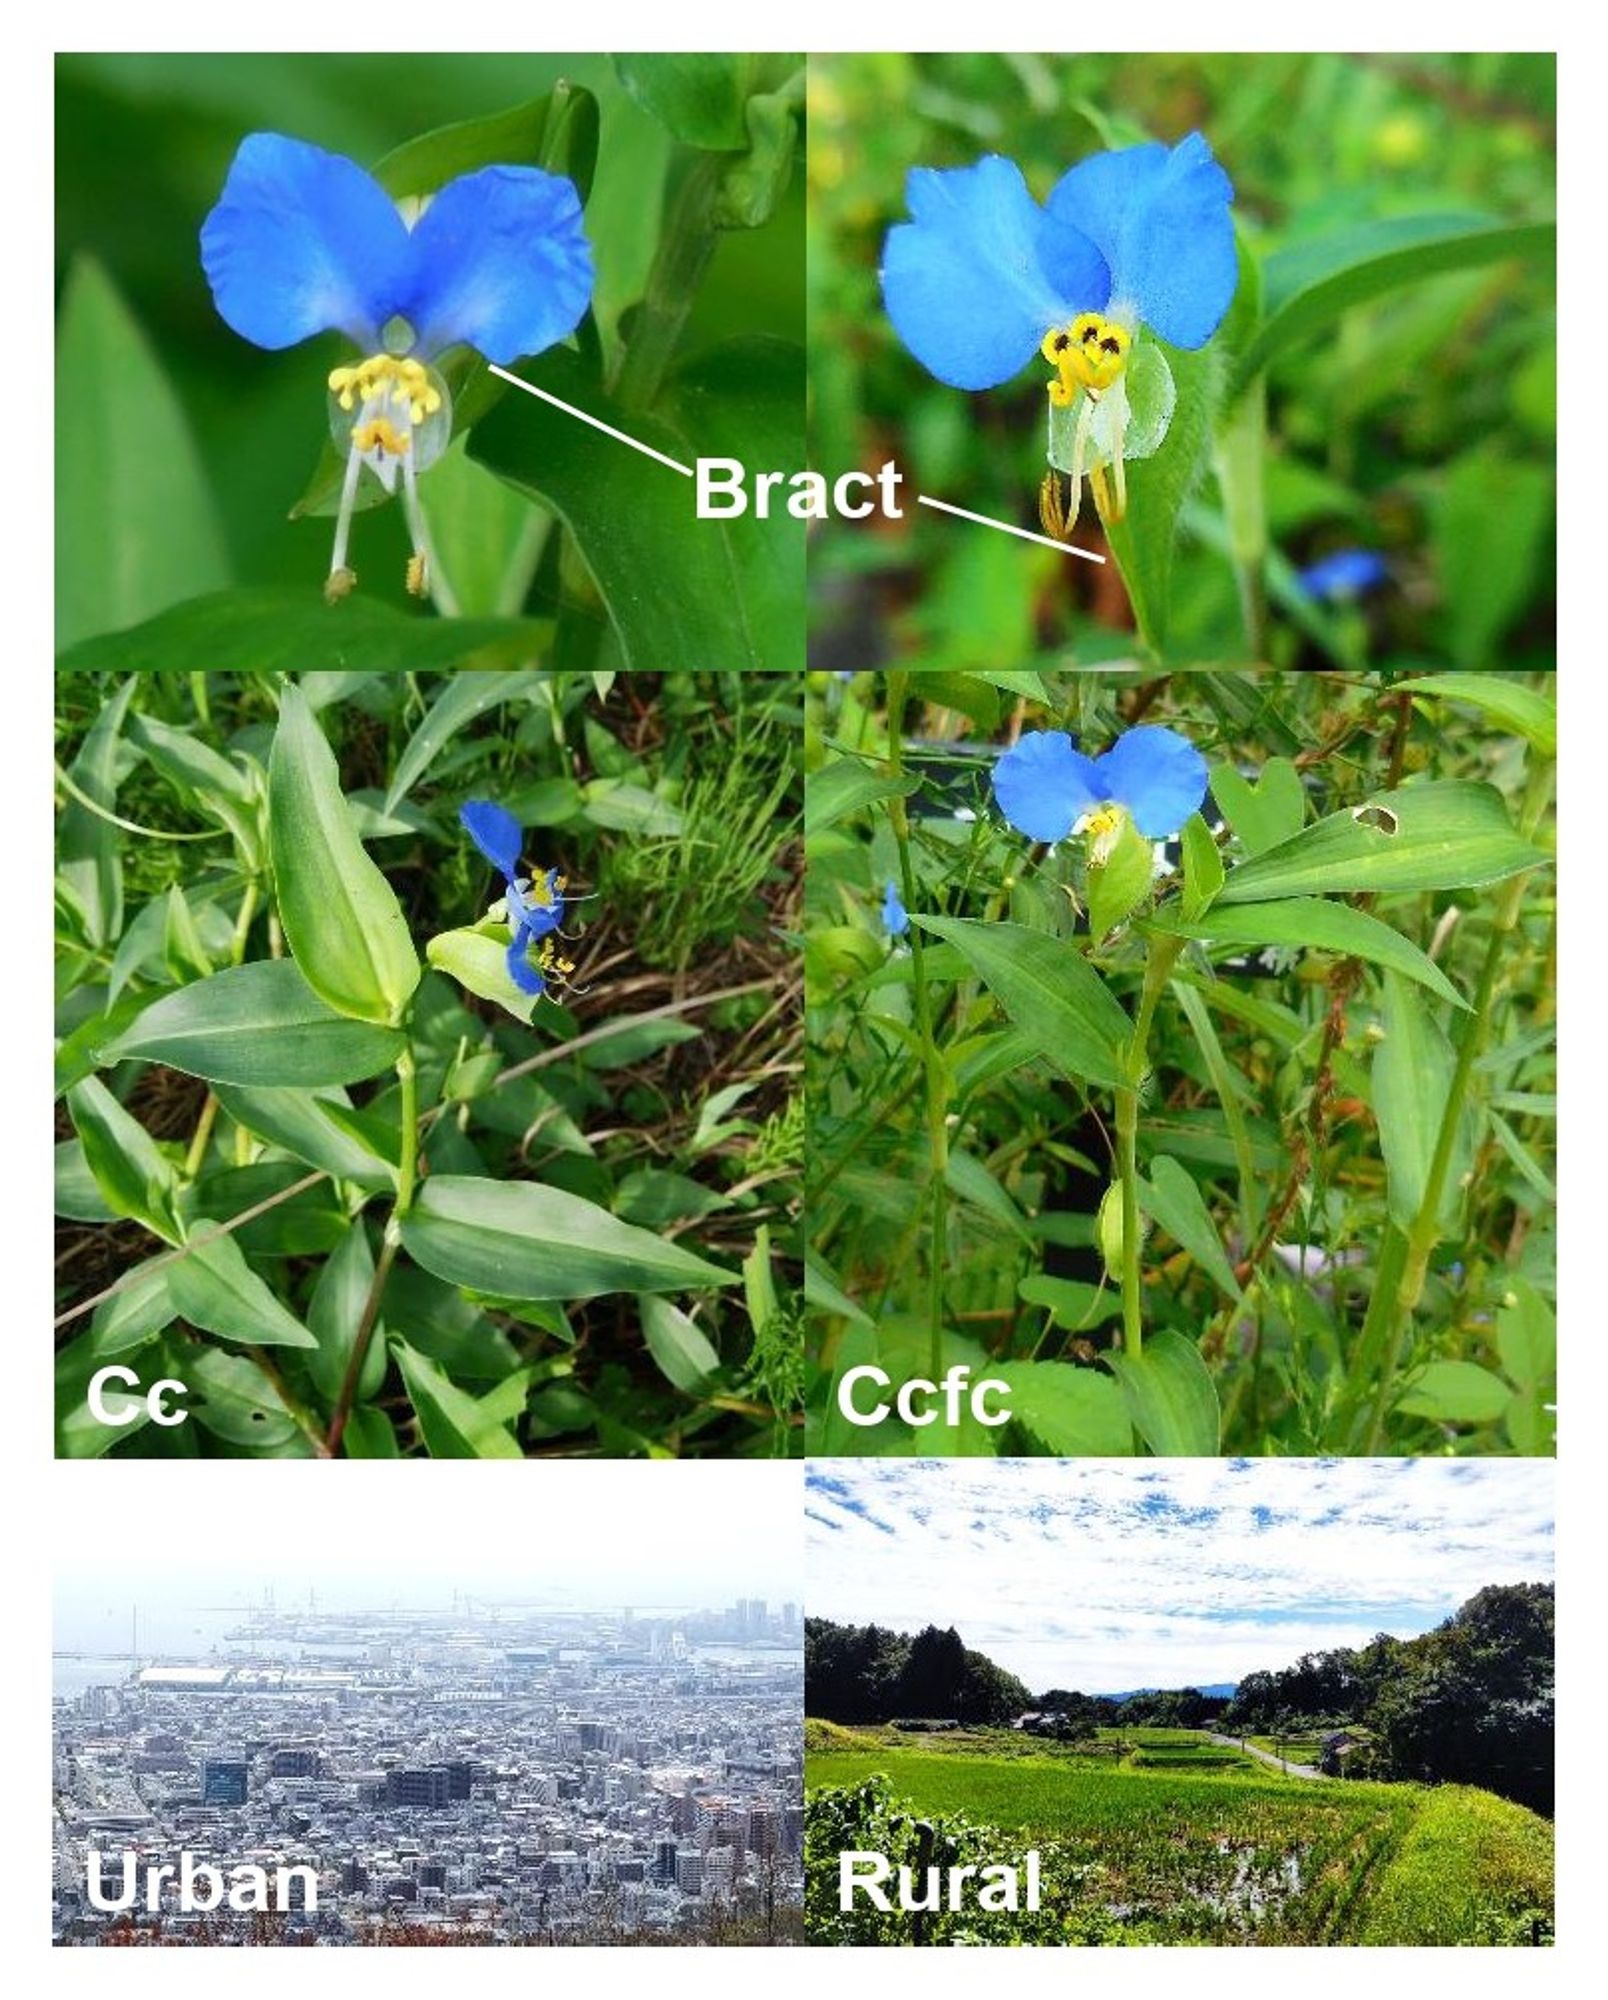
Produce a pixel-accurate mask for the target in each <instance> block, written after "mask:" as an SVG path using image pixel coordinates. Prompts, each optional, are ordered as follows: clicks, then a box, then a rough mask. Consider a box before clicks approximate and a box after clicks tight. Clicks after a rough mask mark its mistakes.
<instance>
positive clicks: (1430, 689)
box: [1390, 673, 1558, 757]
mask: <svg viewBox="0 0 1608 2000" xmlns="http://www.w3.org/2000/svg"><path fill="white" fill-rule="evenodd" d="M1390 691H1391V693H1392V694H1401V693H1403V692H1411V693H1413V694H1423V695H1433V696H1434V697H1435V698H1436V699H1437V700H1440V701H1453V702H1460V703H1461V704H1462V705H1463V706H1464V707H1465V708H1477V709H1478V710H1479V711H1480V712H1481V714H1483V715H1488V716H1490V717H1491V718H1492V720H1493V721H1496V722H1500V723H1501V724H1502V725H1503V727H1504V728H1507V729H1511V730H1512V731H1513V733H1514V734H1515V735H1516V736H1522V737H1523V738H1524V740H1525V741H1526V742H1527V743H1528V744H1529V745H1530V747H1531V749H1532V750H1538V751H1539V752H1540V753H1541V755H1542V756H1543V757H1556V756H1557V754H1558V704H1557V703H1556V702H1555V701H1554V700H1552V699H1551V697H1550V696H1548V695H1544V694H1542V693H1540V692H1539V691H1538V690H1537V689H1535V688H1530V687H1524V686H1522V685H1521V684H1520V683H1519V682H1518V681H1505V680H1503V679H1502V678H1501V677H1500V675H1497V674H1458V673H1453V674H1415V675H1414V676H1413V678H1412V679H1411V680H1405V681H1392V682H1391V684H1390Z"/></svg>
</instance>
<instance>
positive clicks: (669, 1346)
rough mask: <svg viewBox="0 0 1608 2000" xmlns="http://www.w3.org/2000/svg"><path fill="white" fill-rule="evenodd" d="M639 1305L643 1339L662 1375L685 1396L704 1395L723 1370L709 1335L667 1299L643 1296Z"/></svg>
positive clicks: (650, 1294) (640, 1297)
mask: <svg viewBox="0 0 1608 2000" xmlns="http://www.w3.org/2000/svg"><path fill="white" fill-rule="evenodd" d="M637 1305H638V1308H639V1309H640V1311H641V1313H642V1335H643V1338H644V1339H645V1340H646V1341H647V1343H648V1352H649V1353H650V1354H651V1355H652V1356H653V1358H654V1360H655V1361H656V1362H657V1363H658V1364H659V1371H660V1373H661V1374H662V1375H663V1376H664V1377H665V1379H666V1381H668V1382H671V1383H673V1384H674V1385H675V1387H676V1388H678V1389H680V1390H681V1391H682V1392H683V1393H684V1394H686V1395H688V1396H697V1395H701V1394H702V1392H703V1391H704V1389H706V1388H707V1387H708V1385H709V1380H710V1378H711V1376H713V1375H714V1374H716V1373H717V1372H718V1370H719V1368H720V1356H719V1354H718V1353H716V1351H715V1349H714V1347H713V1346H712V1345H711V1343H710V1340H709V1337H708V1335H707V1334H706V1333H705V1332H704V1330H703V1328H702V1327H700V1326H699V1325H698V1324H697V1323H696V1321H694V1320H691V1319H689V1318H688V1317H687V1315H686V1314H685V1313H684V1312H682V1311H681V1309H680V1307H679V1306H673V1305H671V1303H670V1301H669V1300H668V1299H659V1298H655V1297H654V1296H653V1294H652V1293H651V1292H644V1293H642V1294H641V1295H640V1296H639V1298H638V1299H637Z"/></svg>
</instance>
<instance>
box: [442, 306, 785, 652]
mask: <svg viewBox="0 0 1608 2000" xmlns="http://www.w3.org/2000/svg"><path fill="white" fill-rule="evenodd" d="M521 372H522V373H523V374H524V375H525V376H526V377H527V378H528V379H529V380H530V381H532V382H535V383H538V384H539V385H540V386H541V387H542V388H544V389H547V390H549V391H550V392H551V393H552V394H553V395H556V396H558V397H561V398H562V399H563V401H565V402H566V403H571V404H573V405H574V406H575V407H576V408H577V409H582V410H585V411H587V412H588V413H589V414H591V415H593V416H596V417H598V418H600V419H601V420H602V421H603V422H604V423H607V424H610V425H612V426H613V427H614V428H615V429H616V430H621V431H624V432H625V433H626V434H627V435H628V436H630V437H633V438H636V439H638V440H639V441H640V442H641V443H643V444H646V445H650V446H652V447H653V449H654V450H656V451H660V452H663V453H664V454H665V455H666V456H668V457H670V458H673V459H675V460H676V461H678V463H680V464H682V465H687V466H690V465H692V463H693V461H694V460H695V459H696V458H698V457H700V456H702V457H709V458H735V459H738V460H740V461H741V462H742V463H743V464H744V465H746V466H748V467H750V468H752V469H753V470H769V469H791V468H793V467H797V466H802V464H803V463H804V455H803V450H804V439H803V411H804V387H803V363H802V354H801V351H800V350H799V349H798V348H796V347H794V346H792V345H791V344H790V343H788V342H786V341H780V340H773V339H766V338H757V337H756V338H752V339H746V340H742V341H734V342H731V343H729V344H728V345H726V346H725V347H722V348H718V349H716V350H715V352H714V353H712V354H710V355H709V356H708V357H707V358H706V359H705V360H703V361H701V362H700V363H699V364H698V366H697V367H696V368H695V369H693V370H690V371H689V372H688V373H686V374H685V375H683V376H682V377H680V378H679V379H678V381H677V382H676V384H675V385H674V390H673V402H674V408H673V410H670V411H667V409H666V408H665V407H664V406H663V405H662V404H661V406H660V407H657V408H655V410H654V412H653V413H652V414H651V415H649V414H647V413H643V412H637V411H630V412H625V411H622V410H620V409H618V408H616V407H615V406H614V405H613V404H612V403H610V402H608V401H607V400H606V398H604V397H603V396H602V395H601V393H600V392H599V391H598V389H597V387H596V385H595V384H594V383H593V382H592V380H591V379H590V377H589V375H588V374H587V372H586V370H585V368H584V367H583V365H582V363H581V362H580V361H579V359H578V358H577V357H576V356H575V355H573V354H570V353H568V352H567V351H565V350H563V349H561V348H554V349H550V350H549V352H548V353H546V354H544V355H543V356H542V357H541V358H540V359H539V360H537V361H534V362H526V363H525V364H524V365H523V368H522V370H521ZM469 449H470V452H471V453H472V455H473V456H474V457H475V458H477V459H478V460H480V462H481V463H482V464H484V465H487V466H489V467H490V468H491V470H492V471H493V472H495V473H497V474H498V475H499V476H500V477H502V478H504V479H507V480H510V481H511V482H512V483H513V484H514V485H515V486H517V487H518V488H519V489H520V490H521V491H522V492H526V493H529V494H530V495H531V496H532V497H533V498H535V499H537V500H540V501H542V502H543V503H544V504H545V505H547V506H550V507H551V508H552V509H553V510H554V512H555V513H557V514H558V516H559V517H560V519H561V520H562V521H563V522H564V524H565V526H566V527H567V528H568V529H569V530H570V532H571V534H572V535H573V537H574V539H575V544H576V547H577V548H578V549H579V551H580V554H581V557H582V559H583V561H584V562H585V564H586V567H587V569H588V570H589V572H590V573H591V576H592V580H593V582H594V583H595V584H596V586H597V590H598V594H599V596H600V597H601V598H602V600H603V603H604V606H605V607H606V609H607V612H608V616H609V617H610V619H611V620H612V621H613V624H614V629H615V632H616V634H617V636H618V639H619V643H620V650H621V654H622V658H623V664H624V665H626V666H628V667H630V666H636V667H663V666H665V665H666V664H670V663H674V662H678V661H679V662H681V663H683V664H693V663H695V664H697V665H698V666H700V667H719V668H742V667H773V668H777V669H783V668H786V669H794V668H798V667H800V666H802V664H803V625H802V621H801V620H800V618H799V615H798V607H799V604H800V602H801V592H802V590H803V576H804V567H803V565H804V524H803V522H802V521H798V520H794V519H793V518H792V517H791V516H790V515H789V514H788V513H787V511H786V509H785V508H782V509H780V510H779V511H777V510H776V509H775V508H774V507H773V510H772V514H771V517H770V518H768V519H766V520H758V519H756V518H755V517H754V514H753V511H752V508H750V510H749V512H748V513H747V514H746V515H744V516H743V517H741V518H740V519H735V520H705V521H700V520H698V519H697V517H696V515H695V512H694V502H695V495H694V491H693V483H692V481H691V480H690V479H688V478H684V477H683V476H682V475H681V474H680V473H678V472H675V471H672V470H671V468H670V467H669V466H665V465H656V464H655V463H653V461H652V460H650V459H645V458H644V457H643V456H642V455H641V453H639V452H636V451H633V450H632V449H631V447H630V446H629V445H625V444H619V443H617V442H616V441H615V440H614V439H612V438H607V437H600V436H599V434H598V433H597V431H595V430H594V429H593V428H592V427H591V426H590V425H588V424H585V423H582V422H580V421H579V420H578V419H577V418H575V417H572V416H569V415H567V414H566V413H565V412H564V411H563V410H559V409H556V408H554V406H553V405H552V404H550V403H547V402H544V401H542V400H541V398H539V397H536V396H531V395H527V394H525V393H523V392H522V391H519V390H510V391H509V393H508V394H507V395H506V396H505V397H504V398H503V399H502V401H501V403H500V404H499V405H498V407H497V408H496V409H495V410H494V411H493V412H492V413H491V414H490V416H488V417H486V418H484V419H483V420H482V421H481V422H480V423H478V424H477V425H476V426H475V429H474V431H473V433H472V435H471V439H470V445H469Z"/></svg>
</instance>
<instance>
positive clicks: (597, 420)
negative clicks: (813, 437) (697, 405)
mask: <svg viewBox="0 0 1608 2000" xmlns="http://www.w3.org/2000/svg"><path fill="white" fill-rule="evenodd" d="M487 365H488V366H489V367H490V369H491V372H492V374H493V375H500V376H501V377H502V379H503V380H504V381H505V382H512V383H513V385H514V387H515V388H516V389H523V390H524V391H525V392H526V394H527V395H531V396H540V397H541V399H542V401H543V402H544V403H551V404H552V405H553V407H554V408H555V409H558V410H563V411H564V412H565V414H566V415H567V416H571V417H579V418H580V420H581V422H582V423H583V424H590V425H591V426H592V428H593V430H595V431H606V432H607V433H608V435H609V436H610V437H611V438H618V439H619V441H620V443H621V444H628V445H629V446H630V447H631V449H632V450H633V451H639V452H641V453H642V455H643V456H644V457H645V458H656V459H657V460H658V461H659V463H660V464H661V465H668V466H669V468H670V470H671V471H672V472H679V473H680V474H681V476H682V477H683V478H684V479H693V478H696V476H697V475H696V474H695V473H694V472H693V469H692V467H691V466H690V465H683V464H682V463H681V460H680V459H679V458H672V457H670V455H669V453H668V452H663V451H655V450H654V448H653V446H652V445H651V444H644V443H643V442H642V440H641V439H640V438H634V437H627V436H626V434H625V432H624V431H617V430H616V429H615V428H614V426H613V425H612V424H606V423H604V421H603V419H602V418H601V417H593V416H589V415H588V414H587V412H586V411H585V410H578V409H576V407H575V405H574V404H573V403H566V402H565V401H564V400H563V398H562V397H560V396H553V395H549V394H548V392H547V391H546V390H545V389H538V388H537V386H536V384H535V383H534V382H527V381H526V380H525V379H524V377H523V376H520V375H510V374H509V372H508V370H507V369H506V368H499V367H498V366H497V364H496V362H495V361H493V362H490V363H488V364H487ZM1080 553H1081V552H1080ZM1095 560H1096V561H1097V562H1098V561H1099V560H1101V558H1099V557H1098V556H1097V557H1096V558H1095Z"/></svg>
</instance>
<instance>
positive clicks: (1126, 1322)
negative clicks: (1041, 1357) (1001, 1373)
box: [1116, 934, 1184, 1361]
mask: <svg viewBox="0 0 1608 2000" xmlns="http://www.w3.org/2000/svg"><path fill="white" fill-rule="evenodd" d="M1183 948H1184V940H1183V939H1182V938H1176V937H1166V936H1163V935H1160V934H1158V935H1156V936H1154V937H1152V938H1151V940H1150V947H1149V951H1148V954H1147V956H1146V958H1145V980H1144V985H1143V986H1142V987H1141V988H1140V990H1139V1009H1138V1012H1137V1013H1136V1014H1135V1016H1134V1023H1133V1037H1132V1039H1131V1040H1130V1042H1129V1043H1128V1053H1127V1060H1126V1069H1127V1073H1128V1081H1127V1082H1126V1083H1125V1084H1121V1085H1119V1086H1118V1088H1117V1093H1116V1105H1117V1177H1118V1181H1119V1183H1120V1185H1121V1188H1122V1344H1123V1346H1124V1347H1125V1348H1126V1349H1127V1351H1128V1353H1129V1355H1130V1356H1131V1357H1132V1359H1134V1360H1135V1361H1137V1360H1138V1359H1139V1356H1140V1354H1141V1353H1142V1352H1143V1350H1144V1303H1143V1290H1142V1286H1141V1281H1140V1269H1139V1253H1140V1249H1141V1245H1140V1241H1139V1092H1140V1089H1141V1088H1142V1087H1143V1084H1144V1081H1145V1076H1146V1074H1147V1071H1148V1062H1147V1052H1148V1050H1149V1046H1150V1028H1151V1023H1152V1022H1153V1021H1154V1020H1155V1018H1156V1003H1157V1001H1159V1000H1160V998H1161V996H1162V993H1163V991H1164V990H1165V988H1166V985H1167V981H1168V980H1169V979H1170V978H1171V977H1172V969H1173V966H1174V965H1175V964H1176V963H1177V960H1178V954H1179V953H1180V952H1181V951H1182V950H1183Z"/></svg>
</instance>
